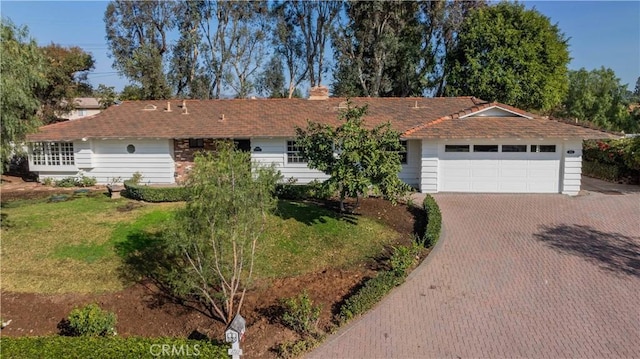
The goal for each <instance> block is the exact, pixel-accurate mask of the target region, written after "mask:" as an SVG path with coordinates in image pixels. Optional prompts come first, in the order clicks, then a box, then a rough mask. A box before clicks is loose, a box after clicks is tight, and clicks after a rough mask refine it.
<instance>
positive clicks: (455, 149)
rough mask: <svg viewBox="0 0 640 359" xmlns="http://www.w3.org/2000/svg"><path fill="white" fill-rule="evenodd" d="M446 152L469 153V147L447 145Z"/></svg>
mask: <svg viewBox="0 0 640 359" xmlns="http://www.w3.org/2000/svg"><path fill="white" fill-rule="evenodd" d="M444 152H469V145H445V146H444Z"/></svg>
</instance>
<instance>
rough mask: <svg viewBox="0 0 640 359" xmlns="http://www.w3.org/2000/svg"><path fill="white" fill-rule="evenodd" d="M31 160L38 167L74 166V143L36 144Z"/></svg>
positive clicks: (33, 145)
mask: <svg viewBox="0 0 640 359" xmlns="http://www.w3.org/2000/svg"><path fill="white" fill-rule="evenodd" d="M31 159H32V160H31V161H32V162H33V164H34V165H38V166H73V165H74V164H75V158H74V154H73V142H34V143H32V144H31Z"/></svg>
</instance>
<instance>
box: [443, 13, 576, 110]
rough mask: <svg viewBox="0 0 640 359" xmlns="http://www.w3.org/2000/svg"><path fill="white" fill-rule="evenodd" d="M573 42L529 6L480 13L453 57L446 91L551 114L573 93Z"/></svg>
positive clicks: (466, 24)
mask: <svg viewBox="0 0 640 359" xmlns="http://www.w3.org/2000/svg"><path fill="white" fill-rule="evenodd" d="M567 42H568V40H567V39H566V38H565V37H564V35H563V34H562V33H561V32H560V30H559V29H558V26H557V25H552V24H551V23H550V21H549V19H548V18H547V17H545V16H544V15H542V14H541V13H539V12H538V11H536V10H526V9H525V7H524V5H523V4H519V3H511V2H501V3H499V4H497V5H493V6H488V7H483V8H480V9H477V10H474V11H472V12H471V13H470V15H469V17H468V18H467V19H466V20H465V21H464V22H463V24H462V27H461V29H460V32H459V33H458V42H457V44H456V46H455V48H454V49H453V50H452V51H451V52H450V53H449V54H448V59H447V67H449V69H450V72H449V76H448V79H447V83H446V88H445V93H446V95H447V96H476V97H479V98H482V99H484V100H489V101H499V102H503V103H506V104H509V105H512V106H516V107H520V108H523V109H525V110H537V111H543V112H544V111H549V110H551V109H552V108H553V107H555V106H556V105H558V104H559V103H560V102H561V101H562V99H563V97H564V95H565V94H566V92H567V88H568V81H567V64H568V63H569V60H570V58H569V50H568V43H567Z"/></svg>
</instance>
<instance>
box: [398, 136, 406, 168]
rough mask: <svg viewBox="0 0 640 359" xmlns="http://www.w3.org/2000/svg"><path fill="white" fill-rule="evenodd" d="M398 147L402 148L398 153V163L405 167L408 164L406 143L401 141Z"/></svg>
mask: <svg viewBox="0 0 640 359" xmlns="http://www.w3.org/2000/svg"><path fill="white" fill-rule="evenodd" d="M400 146H402V150H400V151H399V152H398V153H399V154H400V163H401V164H403V165H406V164H407V163H408V156H407V153H408V150H407V148H408V147H407V141H405V140H401V141H400Z"/></svg>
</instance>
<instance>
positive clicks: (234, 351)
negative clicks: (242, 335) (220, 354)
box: [227, 348, 242, 356]
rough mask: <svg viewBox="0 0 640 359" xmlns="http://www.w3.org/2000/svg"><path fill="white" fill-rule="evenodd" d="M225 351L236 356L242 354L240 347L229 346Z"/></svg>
mask: <svg viewBox="0 0 640 359" xmlns="http://www.w3.org/2000/svg"><path fill="white" fill-rule="evenodd" d="M227 353H228V354H229V355H233V356H236V355H238V356H240V355H242V349H240V348H231V349H229V350H227Z"/></svg>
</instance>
